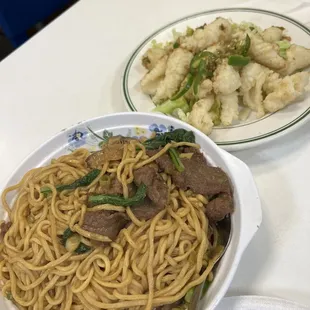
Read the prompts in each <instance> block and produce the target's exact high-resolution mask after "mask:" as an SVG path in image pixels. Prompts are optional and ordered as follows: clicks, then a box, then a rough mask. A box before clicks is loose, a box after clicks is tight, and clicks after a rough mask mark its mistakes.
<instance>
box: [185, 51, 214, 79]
mask: <svg viewBox="0 0 310 310" xmlns="http://www.w3.org/2000/svg"><path fill="white" fill-rule="evenodd" d="M202 59H204V60H205V62H206V68H207V70H208V71H209V75H210V76H212V75H213V73H212V71H214V70H215V67H216V66H215V64H216V63H215V62H216V59H217V57H216V55H215V54H213V53H211V52H209V51H203V52H201V53H199V54H197V55H195V56H194V57H193V59H192V61H191V63H190V72H191V73H192V74H194V73H195V72H196V71H197V68H198V67H199V64H200V61H201V60H202Z"/></svg>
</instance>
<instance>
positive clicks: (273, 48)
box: [249, 34, 285, 70]
mask: <svg viewBox="0 0 310 310" xmlns="http://www.w3.org/2000/svg"><path fill="white" fill-rule="evenodd" d="M250 37H251V46H250V50H249V55H250V56H251V57H252V58H253V60H254V61H255V62H257V63H259V64H261V65H264V66H266V67H268V68H270V69H274V70H280V69H282V68H284V67H285V59H284V58H282V57H281V56H280V55H279V53H278V52H279V47H278V45H277V44H275V43H269V42H265V41H264V40H263V38H262V37H261V36H260V35H258V34H250Z"/></svg>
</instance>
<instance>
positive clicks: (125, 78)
mask: <svg viewBox="0 0 310 310" xmlns="http://www.w3.org/2000/svg"><path fill="white" fill-rule="evenodd" d="M240 11H241V12H253V13H259V14H265V15H271V16H275V17H278V18H280V19H283V20H285V21H288V22H290V23H292V24H294V25H295V26H297V27H298V28H300V29H301V30H303V31H304V32H305V33H306V34H308V35H309V36H310V29H309V28H308V27H306V26H305V25H303V24H302V23H300V22H298V21H296V20H295V19H293V18H290V17H288V16H284V15H282V14H280V13H276V12H271V11H266V10H261V9H251V8H226V9H215V10H210V11H204V12H201V13H196V14H192V15H188V16H186V17H183V18H181V19H178V20H175V21H173V22H171V23H169V24H167V25H166V26H164V27H162V28H160V29H158V30H157V31H155V32H154V33H152V34H151V35H150V36H148V37H147V38H146V39H145V40H144V41H143V42H142V43H141V44H140V45H139V46H138V48H137V49H136V50H135V52H134V53H133V54H132V55H131V57H130V59H129V61H128V63H127V65H126V68H125V71H124V76H123V82H122V85H123V92H124V97H125V100H126V102H127V104H128V107H129V109H130V110H131V111H133V112H137V109H136V108H135V106H134V103H133V102H132V100H131V98H130V95H129V90H128V83H127V81H128V75H129V72H130V69H131V66H132V63H133V61H134V60H135V58H136V56H137V55H138V54H139V52H140V51H141V50H142V48H143V47H144V46H145V44H147V43H148V41H149V40H150V39H151V38H152V37H154V36H156V35H157V34H159V33H160V32H162V31H163V30H166V29H168V28H169V27H171V26H173V25H175V24H178V23H179V22H182V21H186V20H188V19H191V18H195V17H199V16H203V15H209V14H214V13H221V12H240ZM309 114H310V108H308V109H307V110H306V111H305V112H304V113H302V114H301V115H299V116H298V117H297V118H295V119H294V120H292V121H291V122H289V123H288V124H286V125H284V126H282V127H280V128H278V129H276V130H273V131H270V132H268V133H266V134H263V135H259V136H256V137H254V138H248V139H243V140H235V141H227V142H216V143H217V144H218V145H220V146H228V145H236V144H243V143H249V142H254V141H258V140H261V139H265V138H268V137H271V136H274V135H276V134H279V133H281V132H283V131H285V130H287V129H288V128H290V127H292V126H294V125H295V124H297V123H299V122H300V121H302V120H303V119H305V118H306V117H307V116H308V115H309Z"/></svg>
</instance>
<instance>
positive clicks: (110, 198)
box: [88, 183, 147, 207]
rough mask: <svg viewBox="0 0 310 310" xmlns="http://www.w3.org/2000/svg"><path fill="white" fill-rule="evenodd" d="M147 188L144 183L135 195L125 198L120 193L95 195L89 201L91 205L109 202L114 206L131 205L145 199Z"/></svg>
mask: <svg viewBox="0 0 310 310" xmlns="http://www.w3.org/2000/svg"><path fill="white" fill-rule="evenodd" d="M146 189H147V188H146V185H145V184H143V183H142V184H141V185H140V186H139V187H138V190H137V192H136V194H135V195H134V196H133V197H130V198H124V197H122V196H118V195H94V196H89V197H88V203H89V206H90V207H93V206H96V205H102V204H107V203H108V204H111V205H114V206H123V207H130V206H133V205H136V204H138V203H140V202H142V201H143V200H144V198H145V196H146Z"/></svg>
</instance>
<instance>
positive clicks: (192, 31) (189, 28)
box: [186, 26, 194, 37]
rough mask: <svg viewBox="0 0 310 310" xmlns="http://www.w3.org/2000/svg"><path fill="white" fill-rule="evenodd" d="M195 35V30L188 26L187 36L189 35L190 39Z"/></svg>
mask: <svg viewBox="0 0 310 310" xmlns="http://www.w3.org/2000/svg"><path fill="white" fill-rule="evenodd" d="M193 33H194V29H193V28H191V27H189V26H187V28H186V35H187V36H188V37H190V36H192V35H193Z"/></svg>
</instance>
